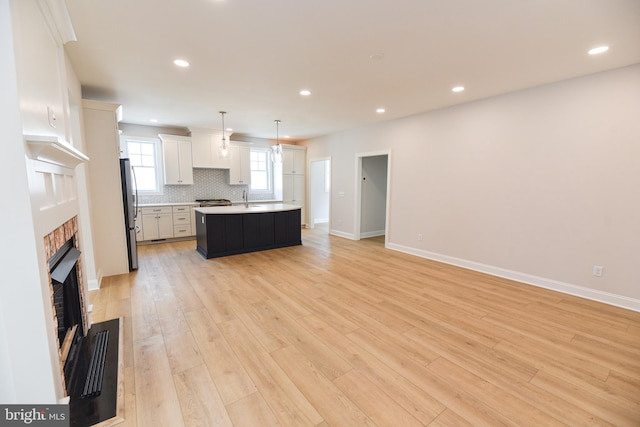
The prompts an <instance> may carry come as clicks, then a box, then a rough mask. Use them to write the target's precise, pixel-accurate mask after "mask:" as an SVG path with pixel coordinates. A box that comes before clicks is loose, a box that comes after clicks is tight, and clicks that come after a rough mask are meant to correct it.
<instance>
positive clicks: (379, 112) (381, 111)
mask: <svg viewBox="0 0 640 427" xmlns="http://www.w3.org/2000/svg"><path fill="white" fill-rule="evenodd" d="M385 111H386V110H385V109H384V108H378V109H377V110H376V113H378V114H382V113H384V112H385Z"/></svg>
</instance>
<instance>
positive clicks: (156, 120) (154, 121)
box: [149, 119, 158, 123]
mask: <svg viewBox="0 0 640 427" xmlns="http://www.w3.org/2000/svg"><path fill="white" fill-rule="evenodd" d="M149 121H150V122H151V123H158V119H149Z"/></svg>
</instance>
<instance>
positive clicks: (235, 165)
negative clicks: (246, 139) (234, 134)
mask: <svg viewBox="0 0 640 427" xmlns="http://www.w3.org/2000/svg"><path fill="white" fill-rule="evenodd" d="M229 154H230V157H231V159H230V160H231V165H230V168H229V185H249V184H251V150H250V148H249V147H248V146H245V145H238V144H229Z"/></svg>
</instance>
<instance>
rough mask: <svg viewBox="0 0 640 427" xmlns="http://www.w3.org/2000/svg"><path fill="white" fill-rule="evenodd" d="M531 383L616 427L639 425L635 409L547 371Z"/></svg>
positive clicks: (534, 378) (540, 373) (542, 372)
mask: <svg viewBox="0 0 640 427" xmlns="http://www.w3.org/2000/svg"><path fill="white" fill-rule="evenodd" d="M531 383H532V384H534V385H537V386H538V387H540V388H543V389H546V390H550V391H552V393H553V394H554V395H557V396H560V397H561V398H562V399H564V400H566V401H568V402H571V403H573V404H575V405H577V406H580V407H583V408H589V412H590V413H592V414H593V415H594V416H596V417H598V418H600V419H603V420H605V421H607V422H609V423H611V424H613V425H616V426H635V425H638V421H639V420H640V417H638V412H637V411H636V410H634V409H633V408H628V407H623V406H620V405H617V404H615V403H613V402H611V401H610V400H608V399H606V397H604V396H596V395H594V394H591V393H589V392H584V391H582V389H581V388H580V387H579V386H576V385H574V384H572V383H570V382H567V381H564V380H563V379H561V378H558V377H556V376H554V375H551V374H549V373H547V372H545V371H541V372H539V373H538V374H536V376H535V377H533V379H532V380H531Z"/></svg>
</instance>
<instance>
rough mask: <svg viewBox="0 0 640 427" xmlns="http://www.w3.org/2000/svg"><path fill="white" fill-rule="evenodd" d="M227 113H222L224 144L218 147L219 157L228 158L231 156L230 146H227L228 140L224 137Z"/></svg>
mask: <svg viewBox="0 0 640 427" xmlns="http://www.w3.org/2000/svg"><path fill="white" fill-rule="evenodd" d="M225 114H227V112H226V111H220V115H221V116H222V144H220V147H218V157H227V156H228V155H229V145H227V139H226V138H225V137H224V115H225Z"/></svg>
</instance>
